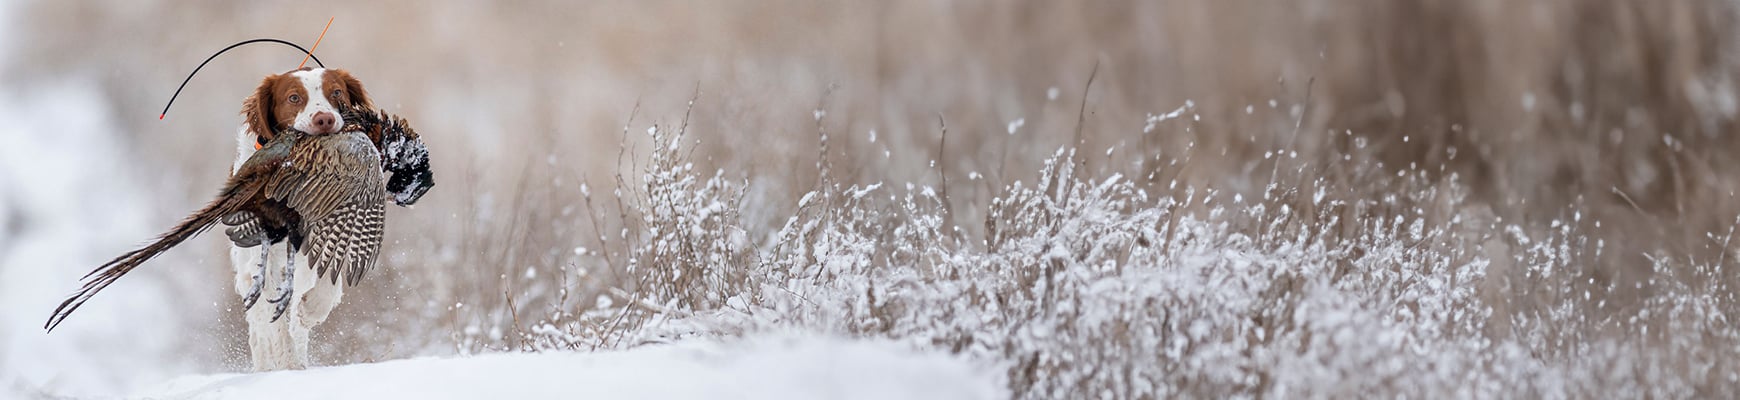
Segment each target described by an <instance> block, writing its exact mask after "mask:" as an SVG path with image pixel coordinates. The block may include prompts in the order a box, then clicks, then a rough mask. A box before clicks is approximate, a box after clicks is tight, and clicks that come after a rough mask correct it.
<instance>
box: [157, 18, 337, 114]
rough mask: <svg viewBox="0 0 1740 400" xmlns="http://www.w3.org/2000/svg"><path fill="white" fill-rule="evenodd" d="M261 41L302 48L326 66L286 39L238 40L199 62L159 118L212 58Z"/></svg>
mask: <svg viewBox="0 0 1740 400" xmlns="http://www.w3.org/2000/svg"><path fill="white" fill-rule="evenodd" d="M259 42H271V43H278V44H282V45H285V46H290V47H295V48H296V49H297V50H302V54H307V55H308V58H312V59H314V64H315V65H319V66H320V67H321V68H326V64H324V63H321V62H320V57H315V56H314V53H313V52H310V51H308V49H304V48H302V46H297V45H296V44H295V43H290V42H287V41H284V40H279V39H273V38H260V39H248V40H243V41H240V42H236V44H232V45H230V47H225V48H224V49H223V50H218V52H217V53H215V54H212V55H211V57H207V58H206V59H205V62H201V63H199V67H196V68H194V69H193V72H190V73H188V74H187V79H183V80H182V81H181V87H177V88H175V95H172V96H169V103H168V104H164V105H163V113H161V114H157V119H163V117H164V116H166V115H169V106H171V105H174V104H175V98H176V97H181V89H186V88H187V83H188V82H191V81H193V75H195V74H198V73H199V70H200V69H201V68H205V64H206V63H210V62H211V60H214V59H217V57H218V55H221V54H224V52H226V51H230V49H233V48H237V47H242V45H245V44H250V43H259Z"/></svg>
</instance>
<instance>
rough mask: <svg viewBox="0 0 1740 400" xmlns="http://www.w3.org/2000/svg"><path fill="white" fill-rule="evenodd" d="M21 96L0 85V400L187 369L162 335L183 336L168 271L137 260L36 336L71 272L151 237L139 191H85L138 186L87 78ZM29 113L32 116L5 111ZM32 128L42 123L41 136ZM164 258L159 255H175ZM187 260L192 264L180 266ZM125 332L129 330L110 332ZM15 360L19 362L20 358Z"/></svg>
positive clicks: (91, 390) (140, 380)
mask: <svg viewBox="0 0 1740 400" xmlns="http://www.w3.org/2000/svg"><path fill="white" fill-rule="evenodd" d="M42 85H43V86H46V87H45V88H42V89H43V90H24V91H22V92H29V93H32V96H33V98H32V99H31V101H20V99H18V98H16V97H14V96H15V93H20V92H6V93H4V94H0V118H5V119H6V120H9V121H14V122H13V123H10V124H4V125H0V141H4V142H6V143H7V144H8V145H7V146H0V197H4V198H5V200H4V201H0V207H3V208H0V214H7V215H9V217H7V218H4V219H5V220H6V221H5V222H6V223H5V224H3V225H0V229H3V230H8V231H11V232H10V233H9V234H8V235H6V238H5V241H4V242H0V305H4V307H0V398H3V397H7V396H5V395H6V394H7V390H11V389H13V388H11V387H9V386H20V387H28V388H40V389H43V390H51V391H54V392H57V393H63V394H68V395H90V394H102V393H114V392H116V391H119V390H125V389H126V388H130V387H135V386H136V385H140V384H144V383H149V382H152V381H154V380H160V379H164V378H167V377H170V376H174V375H175V374H178V373H183V372H187V371H189V370H190V368H191V365H190V364H191V361H189V360H188V357H182V356H180V354H179V353H178V351H182V350H184V349H178V348H175V347H174V343H177V341H175V340H171V338H174V337H177V336H178V335H184V334H185V332H180V331H179V330H178V329H179V328H178V327H177V326H176V324H134V323H131V322H133V321H141V320H153V321H174V320H175V319H176V313H175V311H176V310H175V307H173V306H172V305H174V304H177V303H174V302H173V301H172V299H174V298H175V296H176V294H175V288H174V286H173V284H172V281H171V280H170V279H166V278H168V277H169V274H170V273H173V271H172V270H166V269H150V270H141V271H139V272H136V273H134V274H131V275H130V276H128V279H127V281H126V282H125V284H123V285H116V286H114V287H112V288H110V289H109V290H105V291H103V293H102V294H101V295H100V296H97V297H96V298H95V299H93V300H92V301H91V302H90V303H89V304H87V305H86V306H85V307H84V308H81V309H80V310H79V312H78V313H77V314H75V315H74V316H73V317H72V318H70V319H68V320H67V322H66V323H65V325H62V326H61V327H60V328H58V329H57V330H55V332H54V334H53V335H48V334H44V333H43V331H42V325H43V322H44V321H45V320H46V319H47V317H48V314H49V310H52V309H53V308H54V306H55V305H56V304H57V303H58V302H59V301H60V300H61V299H62V298H63V296H65V295H66V294H67V293H70V292H71V291H72V290H73V289H74V288H76V286H77V284H78V282H79V277H80V276H81V275H83V274H84V273H85V272H86V271H89V270H90V268H93V267H95V266H97V265H99V264H101V263H102V262H103V261H106V260H107V257H112V256H113V255H114V254H119V253H120V252H121V251H122V249H121V248H117V247H115V246H132V245H133V243H135V242H136V241H138V240H141V239H142V238H147V237H149V235H151V234H152V233H155V232H152V230H153V229H156V228H153V227H149V226H148V224H147V221H146V219H147V217H148V216H150V215H153V214H152V213H150V212H148V211H147V210H151V209H152V206H153V205H152V204H151V202H150V201H149V198H144V197H137V196H129V197H134V198H132V199H131V201H125V202H107V201H103V199H102V198H100V197H97V196H91V195H90V194H91V193H102V192H105V191H108V192H125V193H143V192H145V189H144V188H141V187H139V185H138V183H139V182H149V181H150V180H149V179H142V178H140V177H138V176H135V175H134V172H132V171H133V169H131V168H128V167H127V165H128V160H129V159H130V158H129V157H127V156H126V155H125V152H124V151H123V149H121V148H120V144H119V141H116V140H112V138H111V136H110V135H111V132H113V131H114V129H113V126H114V124H113V123H112V121H110V120H109V119H107V118H102V117H98V116H104V115H110V114H111V113H109V112H108V111H107V110H104V109H102V107H100V106H96V105H101V104H104V102H102V101H100V98H99V96H100V95H99V94H98V90H97V89H96V88H95V87H92V86H90V85H85V84H75V83H64V82H56V83H45V84H42ZM14 115H17V116H23V115H29V116H32V117H29V118H24V117H13V116H14ZM42 132H53V133H52V134H42ZM184 261H186V260H176V259H174V258H173V256H171V257H167V258H166V260H163V261H162V262H163V263H165V265H171V264H173V263H182V264H191V263H185V262H184ZM188 266H190V267H191V266H192V265H188ZM122 334H125V335H127V337H128V340H122V341H117V340H115V337H116V335H122ZM24 366H28V368H27V367H24Z"/></svg>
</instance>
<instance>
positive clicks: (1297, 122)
mask: <svg viewBox="0 0 1740 400" xmlns="http://www.w3.org/2000/svg"><path fill="white" fill-rule="evenodd" d="M1316 85H1317V77H1315V76H1313V77H1311V79H1310V80H1307V81H1305V102H1304V106H1302V107H1300V108H1299V116H1298V117H1294V118H1293V137H1291V138H1288V139H1287V147H1285V148H1282V150H1285V151H1289V152H1291V151H1293V146H1295V145H1298V143H1299V128H1300V127H1301V126H1304V125H1305V115H1307V114H1310V113H1311V88H1312V87H1314V86H1316ZM1285 156H1286V154H1285V153H1277V154H1275V166H1274V169H1271V170H1269V187H1268V188H1263V190H1265V191H1266V190H1269V189H1270V188H1273V187H1274V186H1275V176H1276V175H1278V174H1280V173H1281V158H1282V157H1285Z"/></svg>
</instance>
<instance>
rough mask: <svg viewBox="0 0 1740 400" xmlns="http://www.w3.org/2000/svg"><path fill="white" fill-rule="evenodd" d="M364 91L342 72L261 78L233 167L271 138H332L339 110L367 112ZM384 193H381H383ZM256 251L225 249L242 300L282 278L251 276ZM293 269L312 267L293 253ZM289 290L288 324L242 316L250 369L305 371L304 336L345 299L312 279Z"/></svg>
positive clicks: (257, 310) (339, 290) (277, 263)
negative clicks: (296, 134) (283, 133)
mask: <svg viewBox="0 0 1740 400" xmlns="http://www.w3.org/2000/svg"><path fill="white" fill-rule="evenodd" d="M371 108H372V104H371V103H370V102H369V97H368V92H366V91H364V90H363V87H362V82H360V81H358V80H357V79H356V78H355V77H353V76H351V75H350V74H349V73H347V72H345V71H343V70H337V69H324V68H302V69H298V70H294V71H290V72H285V73H282V74H277V75H271V76H267V77H266V78H265V80H262V81H261V82H260V87H259V88H258V89H255V91H254V94H253V95H251V96H248V98H247V99H246V100H243V101H242V116H243V121H242V126H241V128H240V129H238V130H237V131H236V162H235V166H234V167H232V170H231V172H232V173H233V172H234V168H240V167H241V166H242V163H243V162H245V161H247V160H248V157H250V156H253V154H254V151H256V150H257V149H259V148H260V146H263V145H264V144H265V143H267V142H269V141H271V140H272V138H273V137H274V136H275V135H276V132H278V131H280V130H283V129H286V128H294V129H296V130H300V131H303V132H308V133H311V134H316V135H320V134H330V133H336V132H337V131H338V129H340V128H341V127H344V126H345V121H344V115H345V111H347V110H352V109H371ZM383 190H384V189H383ZM271 246H272V247H273V248H272V249H270V251H269V252H270V253H271V254H288V253H287V252H286V249H285V244H284V243H282V242H280V243H278V244H273V245H271ZM260 255H261V252H260V249H257V248H242V247H235V245H234V244H231V247H230V263H231V266H232V267H234V268H235V272H236V293H237V294H239V295H244V296H245V295H247V293H248V292H249V291H250V289H252V288H254V287H256V286H254V279H265V280H266V282H264V285H263V286H265V287H276V286H278V285H279V284H280V283H281V282H278V281H279V280H282V279H283V277H282V275H279V274H265V275H267V276H257V275H258V273H257V271H259V268H258V266H259V265H260ZM294 257H296V258H298V260H296V265H299V266H304V265H310V264H309V263H308V260H307V258H306V257H305V256H303V255H301V254H296V255H294ZM284 261H285V259H284V258H281V257H270V260H268V262H270V263H271V264H270V265H269V266H268V268H270V270H272V271H277V270H281V269H283V265H284ZM291 284H292V289H293V292H292V296H295V300H296V301H293V302H291V303H290V304H291V308H290V309H289V310H287V311H286V313H285V314H286V315H285V316H286V317H288V319H289V321H288V322H285V323H274V322H272V319H273V318H272V314H273V310H272V307H253V308H251V309H249V310H248V311H247V321H248V349H249V352H250V353H251V356H252V357H251V358H252V359H253V364H254V370H256V371H271V370H282V369H301V368H305V367H307V366H308V332H309V330H310V329H312V328H313V327H314V326H316V325H320V323H321V322H325V321H326V317H327V316H328V315H329V314H330V313H331V312H332V309H333V308H334V307H336V306H338V302H339V299H340V298H341V297H342V296H343V295H344V286H343V284H342V282H340V283H337V284H334V283H331V282H328V281H327V280H324V279H318V277H317V276H316V274H295V278H293V282H291Z"/></svg>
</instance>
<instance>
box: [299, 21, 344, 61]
mask: <svg viewBox="0 0 1740 400" xmlns="http://www.w3.org/2000/svg"><path fill="white" fill-rule="evenodd" d="M337 18H338V17H336V16H334V17H327V18H326V27H325V28H320V37H317V38H314V47H311V48H309V49H308V55H306V56H302V63H301V64H296V69H302V67H303V66H307V65H308V57H313V56H314V51H315V50H319V49H320V40H321V39H326V30H327V29H332V20H333V19H337Z"/></svg>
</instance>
